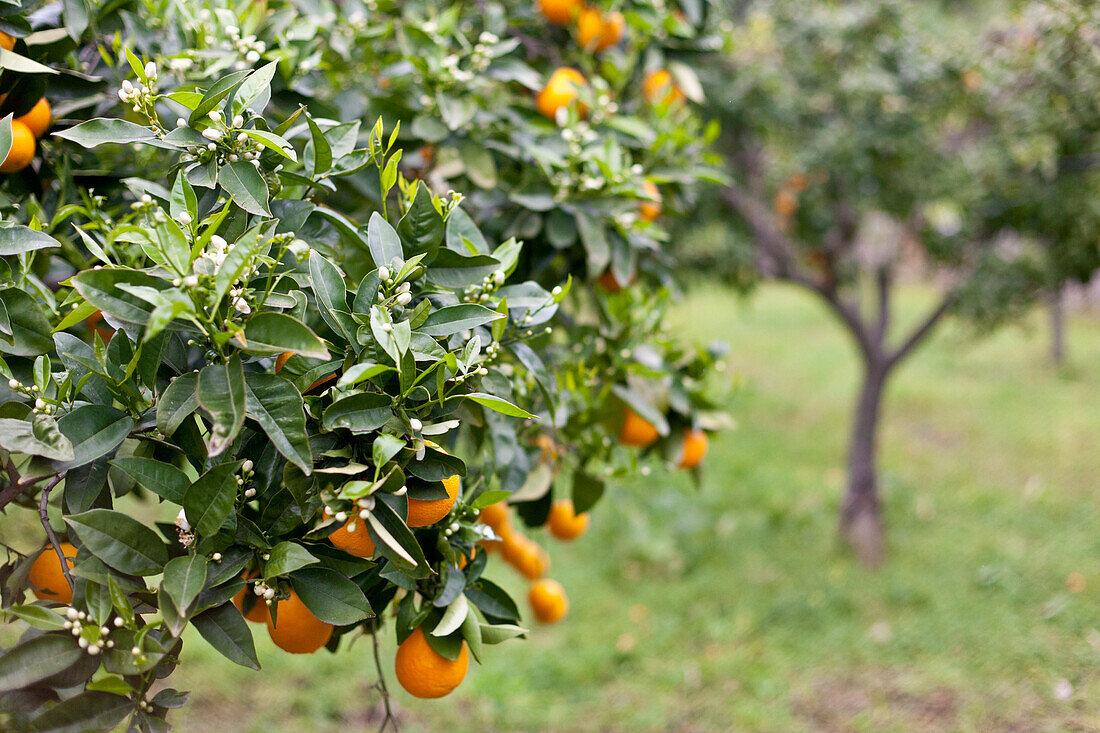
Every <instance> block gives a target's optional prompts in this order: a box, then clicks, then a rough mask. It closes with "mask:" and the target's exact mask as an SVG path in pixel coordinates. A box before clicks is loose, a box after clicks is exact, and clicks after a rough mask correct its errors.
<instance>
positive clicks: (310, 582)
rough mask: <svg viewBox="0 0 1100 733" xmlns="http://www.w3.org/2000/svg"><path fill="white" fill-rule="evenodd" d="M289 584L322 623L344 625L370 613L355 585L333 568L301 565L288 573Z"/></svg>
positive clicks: (368, 606) (365, 601) (366, 616)
mask: <svg viewBox="0 0 1100 733" xmlns="http://www.w3.org/2000/svg"><path fill="white" fill-rule="evenodd" d="M290 584H291V585H293V586H294V592H295V593H297V594H298V597H299V598H301V599H302V603H304V604H306V607H307V608H308V609H309V610H310V611H312V612H313V615H314V616H316V617H317V618H319V619H320V620H322V621H324V622H325V623H330V624H335V625H336V626H346V625H348V624H354V623H358V622H360V621H362V620H363V619H365V618H369V617H370V616H373V615H374V611H373V610H371V607H370V603H368V602H367V597H366V596H364V595H363V591H362V590H361V589H360V588H359V586H357V585H356V584H355V583H353V582H352V581H350V580H349V579H348V578H346V577H344V576H343V575H341V574H340V573H338V572H336V571H335V570H331V569H329V568H323V567H306V568H301V569H299V570H297V571H295V572H293V573H291V575H290Z"/></svg>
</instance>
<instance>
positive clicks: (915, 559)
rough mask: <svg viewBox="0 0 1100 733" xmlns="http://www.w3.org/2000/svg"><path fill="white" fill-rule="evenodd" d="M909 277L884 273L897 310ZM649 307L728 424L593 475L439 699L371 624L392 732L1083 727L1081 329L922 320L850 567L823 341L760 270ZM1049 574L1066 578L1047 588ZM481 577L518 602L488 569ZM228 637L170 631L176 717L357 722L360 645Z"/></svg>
mask: <svg viewBox="0 0 1100 733" xmlns="http://www.w3.org/2000/svg"><path fill="white" fill-rule="evenodd" d="M927 296H928V293H925V292H923V291H916V290H911V291H907V292H905V293H904V294H903V298H902V302H901V303H899V304H898V305H899V308H898V311H899V313H900V314H902V316H903V317H904V316H914V317H915V316H916V315H917V314H918V313H919V312H920V310H921V307H922V306H924V305H925V304H926V301H927ZM703 314H705V317H701V315H703ZM675 321H676V322H677V323H679V324H680V327H682V328H683V329H684V331H685V333H687V334H688V335H691V336H693V337H699V338H704V339H712V338H723V339H726V340H728V341H729V342H730V343H731V344H732V345H733V349H734V350H733V354H732V356H731V358H730V366H731V367H732V368H731V374H737V375H740V376H741V377H742V378H743V381H744V386H743V388H742V389H741V390H740V391H739V392H738V393H737V395H736V397H735V399H734V402H733V405H732V407H733V409H734V411H735V413H736V416H737V418H738V420H739V422H740V425H741V427H740V428H739V429H738V430H736V431H734V432H732V433H730V434H728V435H724V436H722V437H720V438H718V439H717V440H715V441H714V444H713V447H712V451H711V454H710V456H709V457H708V461H707V474H706V481H705V484H704V486H703V487H702V489H701V490H699V491H695V490H693V489H691V488H689V487H688V486H687V481H686V480H684V477H682V476H678V477H676V478H675V479H674V480H672V481H671V482H665V481H663V480H661V483H659V484H657V485H654V483H653V482H652V481H646V480H639V481H638V482H637V483H636V484H635V485H633V486H629V487H624V488H621V489H619V490H617V491H616V493H614V494H612V496H611V497H610V498H611V500H610V501H605V502H604V503H603V504H601V505H600V506H599V507H598V509H597V510H596V512H595V515H594V517H593V522H592V528H591V530H590V531H589V533H588V534H587V535H586V536H585V537H584V538H582V539H581V540H579V541H578V542H576V543H574V544H572V545H565V544H560V543H553V544H552V545H551V552H552V554H553V558H554V567H553V570H552V573H551V574H552V575H553V577H555V578H557V579H558V580H560V581H562V583H563V584H564V585H565V587H566V589H567V591H568V593H569V596H570V600H571V603H572V610H571V613H570V616H569V617H568V619H567V621H565V622H563V623H562V624H559V625H558V626H555V627H550V628H539V629H536V630H535V632H534V634H533V635H532V638H531V639H530V640H528V641H526V642H513V643H508V644H503V645H500V646H496V647H489V648H488V649H487V652H488V654H487V657H486V664H485V665H484V666H481V667H478V666H476V665H473V666H472V667H471V672H470V674H469V676H468V678H467V680H466V682H465V684H464V685H463V686H462V687H461V688H459V690H458V691H457V692H456V693H454V694H453V695H451V696H450V697H448V698H445V699H443V700H440V701H434V702H433V701H418V700H414V699H412V698H410V697H408V696H407V695H405V694H404V692H402V691H400V690H399V688H397V685H396V682H394V681H393V677H392V659H393V651H394V649H393V641H392V636H390V634H389V633H386V634H385V635H384V637H385V645H384V649H383V658H384V660H385V663H386V665H387V668H388V669H387V671H388V675H389V678H390V681H391V685H392V686H393V687H394V688H395V689H396V693H395V694H396V703H397V705H398V708H399V710H400V714H401V718H402V721H403V723H404V727H403V730H406V731H420V730H429V731H434V730H448V731H498V730H506V731H516V730H555V731H596V730H598V731H726V730H766V731H792V730H794V731H797V730H805V731H818V730H826V731H831V730H844V731H848V730H854V731H882V730H905V731H908V730H930V729H931V730H983V731H985V730H1008V729H1012V730H1051V731H1053V730H1059V731H1061V730H1097V729H1100V671H1098V670H1100V605H1098V600H1100V510H1098V508H1097V502H1096V499H1097V483H1098V479H1097V476H1100V450H1097V448H1096V446H1095V440H1096V437H1097V436H1100V399H1098V398H1097V392H1098V389H1097V386H1098V385H1100V320H1097V319H1088V318H1076V319H1074V320H1073V322H1072V327H1071V332H1070V335H1069V344H1070V364H1069V366H1068V367H1066V368H1065V369H1063V370H1060V371H1059V370H1054V369H1051V368H1050V367H1049V366H1048V365H1047V364H1046V360H1045V354H1046V350H1045V347H1046V332H1045V330H1044V329H1043V328H1042V322H1041V320H1040V318H1039V317H1038V315H1037V316H1036V319H1035V320H1034V323H1033V326H1034V328H1032V329H1030V330H1025V329H1020V328H1013V329H1008V330H1004V331H1001V332H1000V333H998V334H997V335H996V336H994V337H992V338H989V339H985V340H982V341H980V342H978V343H976V344H975V343H968V341H969V339H968V337H967V334H966V333H965V332H964V331H963V330H961V329H959V328H953V329H947V330H945V331H942V332H941V333H940V334H939V335H938V336H937V337H936V338H935V339H934V340H933V341H932V342H931V343H930V344H928V345H927V346H926V347H925V348H924V349H923V350H921V351H919V352H918V353H917V354H916V355H915V357H914V358H913V360H912V361H910V362H909V363H907V364H905V365H904V366H903V368H902V371H901V372H899V373H898V374H897V375H896V381H894V382H893V383H892V384H891V389H890V392H889V395H888V399H887V409H886V424H885V431H884V435H883V438H884V440H883V464H884V469H885V484H886V486H885V493H886V506H887V518H888V522H889V532H890V534H889V541H890V547H889V549H890V556H889V560H888V563H887V565H886V567H885V568H884V569H883V570H882V571H881V572H879V573H876V574H872V573H868V572H867V571H865V570H863V569H861V568H860V567H859V566H858V565H856V564H855V563H854V561H853V560H852V559H851V558H850V557H849V556H848V555H847V554H845V553H844V552H842V551H840V550H839V549H838V547H837V544H836V539H835V534H834V529H835V525H834V521H835V519H834V517H835V511H836V506H837V499H838V496H839V492H840V488H841V484H842V482H843V474H842V472H841V465H842V463H841V456H842V455H843V446H844V442H845V437H846V429H847V423H848V411H849V409H850V405H849V403H850V401H851V399H852V395H853V390H854V389H855V376H856V366H855V362H854V358H853V356H852V354H851V348H850V346H849V345H848V343H847V342H846V340H845V337H844V335H843V334H842V333H841V332H840V331H839V330H838V329H837V328H835V327H834V326H833V325H832V324H831V323H830V322H829V318H828V316H827V314H826V313H825V312H824V311H823V310H822V309H821V307H820V306H818V304H817V303H816V302H815V301H814V300H812V299H811V298H809V297H808V296H804V295H803V294H801V293H799V292H797V291H793V290H789V289H784V288H779V287H769V288H765V289H764V290H762V291H761V292H760V293H759V294H758V296H757V297H756V298H755V299H754V300H753V301H751V302H750V303H748V304H746V303H744V302H742V301H740V300H739V299H737V298H736V297H735V296H732V295H730V294H728V293H727V292H726V291H724V290H721V289H716V288H707V287H701V288H698V289H696V290H695V291H694V293H693V294H692V295H691V296H690V297H689V298H688V300H687V302H686V303H684V304H683V305H682V306H681V307H680V308H679V310H678V311H677V312H676V314H675ZM9 529H11V530H12V532H13V536H12V538H11V539H12V540H13V541H14V539H16V538H15V536H14V535H18V537H19V539H26V540H27V541H28V542H31V543H33V542H35V541H37V540H36V539H35V537H36V536H37V534H36V533H34V531H33V530H32V528H30V525H28V526H26V527H24V526H19V527H9ZM24 535H26V536H24ZM32 535H33V536H32ZM540 539H543V538H540ZM20 544H26V543H22V542H21V543H20ZM496 562H498V563H499V561H496ZM1071 572H1080V573H1083V574H1084V576H1085V579H1086V589H1085V590H1084V592H1082V593H1080V594H1071V593H1069V592H1068V591H1067V590H1066V576H1067V575H1068V574H1069V573H1071ZM493 576H494V577H495V578H498V579H502V580H504V581H506V584H507V585H508V586H509V587H510V589H512V590H514V591H516V592H517V593H519V594H522V592H523V586H522V585H521V584H520V583H519V582H518V581H517V580H516V577H515V575H514V574H513V573H512V572H511V570H510V569H509V568H506V567H499V568H497V569H496V570H495V571H493ZM253 628H254V629H255V630H256V631H257V633H256V640H257V646H258V647H259V651H260V658H261V662H262V663H263V665H264V668H265V669H264V672H263V673H260V674H257V673H253V672H250V671H248V670H245V669H243V668H241V667H237V666H235V665H233V664H231V663H229V662H227V661H225V660H224V659H222V658H221V657H219V656H218V655H217V654H216V653H215V652H213V651H211V650H210V649H209V648H208V647H206V646H205V645H204V644H202V643H201V642H198V639H197V638H196V637H195V635H193V634H192V635H191V636H189V638H188V642H189V643H188V644H187V646H186V649H185V652H184V660H183V665H182V667H181V668H180V671H179V673H178V675H176V676H175V677H174V678H173V680H172V682H173V684H174V685H175V686H177V687H180V688H182V689H190V690H192V699H191V703H190V704H188V705H187V706H185V707H184V708H183V709H182V710H179V711H176V712H175V713H174V714H173V716H172V721H173V723H174V724H175V725H176V729H177V730H180V731H185V732H186V733H192V732H195V733H207V732H209V733H223V732H224V731H226V730H234V731H241V732H242V733H246V732H247V733H251V732H253V731H255V732H256V733H261V732H262V733H268V732H269V731H287V732H289V733H297V732H298V731H302V732H303V733H304V732H306V731H308V732H310V733H312V732H314V731H318V732H328V731H333V732H335V731H340V732H341V733H345V732H346V731H349V730H374V729H375V728H376V727H377V723H378V717H377V716H378V713H377V702H378V697H377V695H376V694H375V693H374V692H373V691H372V690H371V689H370V686H371V684H372V682H373V680H374V671H373V663H372V661H371V658H370V654H371V652H370V645H369V643H367V640H365V639H364V640H360V642H359V643H358V644H357V645H356V646H354V647H353V648H352V649H351V650H344V651H343V652H342V653H341V654H339V655H337V656H333V655H329V654H327V653H319V654H317V655H313V656H311V657H296V656H291V655H286V654H283V653H281V652H279V651H278V650H277V649H276V648H275V647H274V646H273V645H272V644H271V642H270V640H269V639H268V638H267V634H266V632H265V631H264V630H263V628H262V627H253ZM15 631H16V629H15V628H14V627H8V628H6V629H0V636H3V637H5V638H9V639H10V636H11V634H12V633H13V632H15ZM189 633H190V632H189ZM1061 680H1067V681H1068V682H1069V683H1070V684H1071V685H1072V688H1073V691H1072V694H1070V696H1069V698H1068V699H1065V700H1062V699H1057V698H1058V696H1057V695H1056V694H1055V689H1056V686H1058V685H1059V683H1060V681H1061Z"/></svg>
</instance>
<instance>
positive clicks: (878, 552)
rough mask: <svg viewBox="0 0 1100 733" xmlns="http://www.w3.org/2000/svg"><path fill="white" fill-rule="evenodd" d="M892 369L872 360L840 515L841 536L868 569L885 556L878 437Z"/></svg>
mask: <svg viewBox="0 0 1100 733" xmlns="http://www.w3.org/2000/svg"><path fill="white" fill-rule="evenodd" d="M887 373H888V367H887V366H886V365H884V364H882V363H876V362H875V361H869V362H867V363H866V364H865V371H864V375H863V384H862V387H861V388H860V393H859V399H858V401H857V402H856V412H855V419H854V420H853V422H852V438H851V445H850V446H849V452H848V491H847V493H846V494H845V495H844V503H843V506H842V507H841V513H840V532H841V535H842V536H843V537H844V538H845V539H846V540H847V541H848V544H850V545H851V546H852V550H854V551H855V553H856V556H857V557H858V558H859V559H860V560H861V561H862V562H863V563H864V564H865V565H867V566H868V567H872V568H874V567H878V565H879V563H880V562H882V557H883V529H882V513H881V507H880V502H879V495H878V465H877V461H876V437H877V434H878V421H879V412H880V407H881V404H882V392H883V387H885V385H886V376H887Z"/></svg>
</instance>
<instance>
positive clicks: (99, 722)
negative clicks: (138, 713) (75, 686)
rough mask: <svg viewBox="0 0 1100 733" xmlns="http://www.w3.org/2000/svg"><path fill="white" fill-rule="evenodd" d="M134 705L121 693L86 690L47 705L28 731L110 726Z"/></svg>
mask: <svg viewBox="0 0 1100 733" xmlns="http://www.w3.org/2000/svg"><path fill="white" fill-rule="evenodd" d="M133 709H134V702H133V701H132V700H131V699H130V698H128V697H124V696H123V695H115V694H113V693H110V692H103V691H100V690H89V691H85V692H82V693H80V694H79V695H75V696H73V697H70V698H66V699H65V700H62V701H61V702H58V703H57V704H55V705H53V706H52V707H50V708H47V709H46V710H45V711H44V712H43V713H42V714H41V715H39V716H38V717H37V718H35V719H34V722H33V723H32V727H31V732H32V733H87V731H106V730H114V728H115V726H117V725H118V724H119V723H121V722H122V721H123V720H124V719H125V718H126V716H127V715H128V714H130V713H131V712H132V711H133Z"/></svg>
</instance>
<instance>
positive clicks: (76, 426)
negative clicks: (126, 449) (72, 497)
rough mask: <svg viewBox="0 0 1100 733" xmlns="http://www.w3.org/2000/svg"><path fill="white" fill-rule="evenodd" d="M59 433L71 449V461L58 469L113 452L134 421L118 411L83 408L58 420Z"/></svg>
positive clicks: (101, 406)
mask: <svg viewBox="0 0 1100 733" xmlns="http://www.w3.org/2000/svg"><path fill="white" fill-rule="evenodd" d="M57 426H58V428H59V429H60V430H61V432H62V434H64V436H65V437H66V438H68V440H69V442H70V443H72V446H73V458H72V460H70V461H63V462H61V463H60V464H59V466H58V469H59V470H61V469H64V468H73V467H75V466H83V465H84V464H86V463H91V462H92V461H94V460H95V459H97V458H100V457H101V456H105V455H108V454H110V453H112V452H113V451H115V450H116V449H117V448H118V447H119V446H120V445H122V441H124V440H125V439H126V437H127V436H128V435H129V434H130V431H131V430H133V428H134V421H133V420H132V419H131V418H130V417H129V416H128V415H126V414H125V413H124V412H121V411H120V410H116V409H115V408H113V407H107V406H106V405H82V406H80V407H78V408H76V409H75V410H73V411H72V412H70V413H68V414H67V415H62V416H61V419H60V420H58V421H57Z"/></svg>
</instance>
